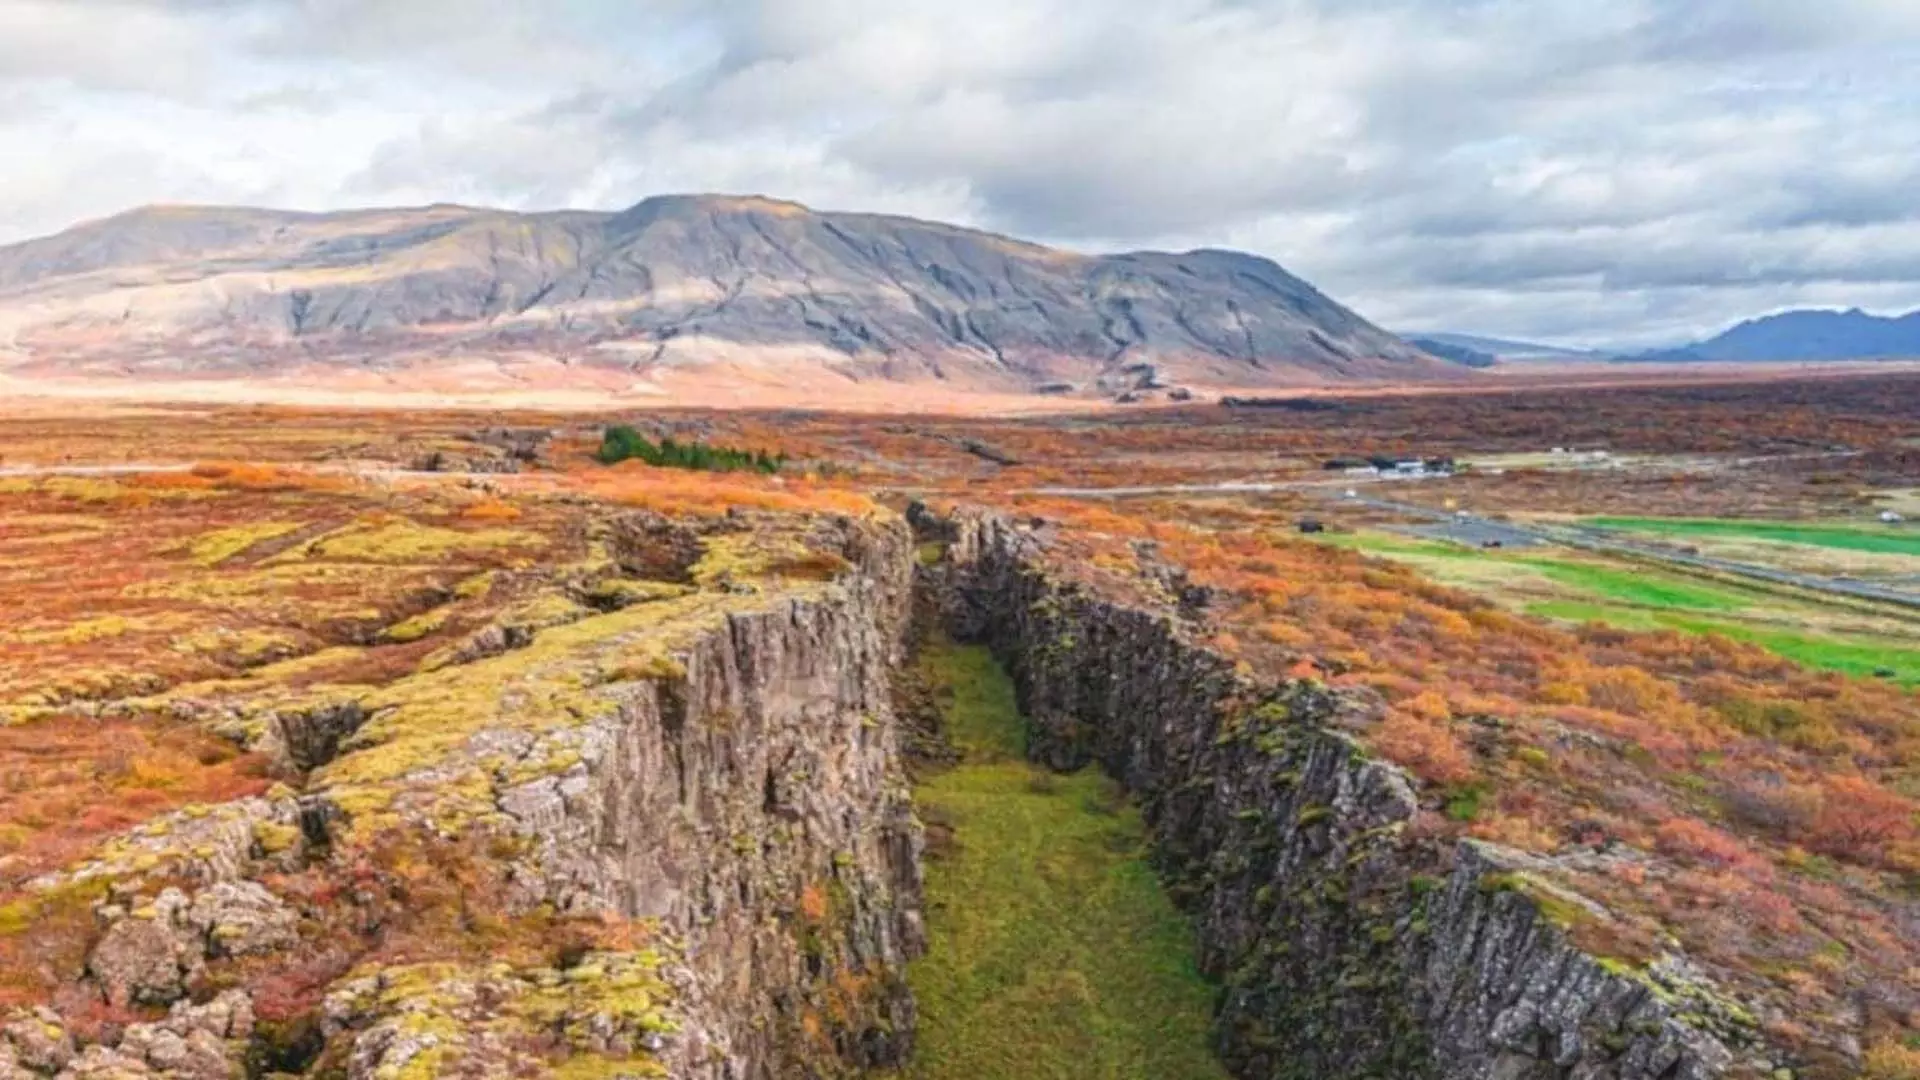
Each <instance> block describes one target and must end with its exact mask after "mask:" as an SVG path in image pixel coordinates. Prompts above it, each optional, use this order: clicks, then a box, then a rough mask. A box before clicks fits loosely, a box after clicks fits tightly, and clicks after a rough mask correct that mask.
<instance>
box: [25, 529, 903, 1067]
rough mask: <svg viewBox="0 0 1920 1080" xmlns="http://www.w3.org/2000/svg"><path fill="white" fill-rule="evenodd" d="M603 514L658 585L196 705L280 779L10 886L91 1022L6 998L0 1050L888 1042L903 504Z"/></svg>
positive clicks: (759, 1057)
mask: <svg viewBox="0 0 1920 1080" xmlns="http://www.w3.org/2000/svg"><path fill="white" fill-rule="evenodd" d="M627 524H628V525H631V526H632V527H631V528H629V527H626V526H624V525H620V523H615V527H614V528H613V529H611V530H610V532H611V533H613V534H618V535H619V536H620V537H623V538H624V539H623V540H622V544H624V545H628V546H646V545H649V544H655V545H656V546H658V547H661V548H663V549H666V550H667V551H668V553H669V554H671V555H672V558H670V559H668V561H670V562H674V565H675V568H676V571H675V574H674V576H676V577H685V578H687V579H688V580H687V582H686V583H685V584H684V585H680V586H676V587H675V588H673V589H671V590H667V591H665V592H662V593H660V594H659V596H658V597H657V598H655V599H652V600H643V599H638V598H635V599H634V600H633V601H632V602H631V603H628V604H626V605H625V606H623V607H620V608H618V609H617V610H613V611H607V612H603V613H599V614H595V613H594V612H591V611H587V610H585V609H580V610H579V611H578V613H577V616H576V617H575V618H574V619H572V620H571V621H568V622H565V623H562V624H559V625H553V626H543V627H542V628H540V629H538V630H529V631H528V632H527V634H526V640H525V641H523V642H521V644H520V647H518V648H516V649H513V650H509V651H505V652H502V653H499V654H497V655H482V656H476V657H473V658H470V659H468V660H467V661H465V662H462V663H457V664H449V665H426V664H423V665H422V666H421V668H420V669H418V670H416V671H415V672H413V673H411V674H406V675H403V676H401V677H399V678H397V679H395V680H394V681H392V682H390V683H387V684H384V685H380V686H326V687H319V688H315V689H314V690H313V691H312V692H311V693H310V694H307V695H305V697H306V698H307V699H310V700H303V701H289V700H286V699H284V698H279V697H276V698H273V699H271V700H267V701H262V702H257V703H252V702H246V701H240V702H219V703H214V702H202V703H201V705H202V707H203V711H204V712H205V713H206V714H207V715H209V716H212V717H217V718H218V723H219V724H220V725H221V728H222V730H231V731H233V732H235V733H237V737H246V738H250V739H252V740H254V745H256V746H257V747H258V748H260V749H263V750H265V751H268V752H271V753H273V754H275V755H276V756H277V757H278V758H279V760H280V763H281V765H282V767H283V768H284V769H285V770H286V771H287V772H288V775H289V776H290V777H295V774H297V777H296V779H297V780H298V782H300V783H302V784H304V788H305V790H304V791H298V792H296V791H294V790H292V789H291V788H289V787H286V786H280V787H277V788H276V789H275V790H272V791H270V792H268V793H267V794H266V795H265V796H264V797H260V798H252V799H243V800H238V801H235V802H232V803H228V804H223V805H221V806H217V807H195V808H191V809H189V810H183V811H180V812H178V813H176V814H173V815H169V816H167V817H163V818H160V819H156V820H155V821H154V822H151V823H149V824H148V825H145V826H142V827H141V828H140V829H138V830H136V831H135V832H133V833H131V834H129V835H127V836H125V837H122V838H121V839H120V840H118V841H116V842H114V843H111V844H109V845H107V846H106V847H104V848H103V849H101V850H100V851H99V852H97V853H96V855H95V857H93V858H92V859H90V860H89V861H88V862H86V863H84V864H82V865H80V866H76V867H73V868H70V869H68V870H66V871H63V872H61V873H57V874H51V875H48V876H47V877H45V878H44V879H42V880H40V881H38V882H36V883H35V887H36V890H37V892H38V895H39V896H40V897H42V898H44V899H41V900H37V901H30V902H26V903H25V904H23V905H15V906H14V907H13V908H10V909H9V912H10V915H9V917H10V918H15V919H16V920H17V921H22V922H25V923H27V924H28V925H26V926H25V929H24V932H26V933H32V932H34V931H33V927H32V926H31V918H32V915H31V912H32V911H34V910H45V911H49V912H53V911H55V910H56V909H57V910H58V911H63V912H72V910H73V909H74V908H75V907H76V906H77V907H78V910H79V916H78V919H79V920H85V919H86V918H87V914H88V912H89V909H90V913H91V920H90V921H91V924H92V925H93V927H95V929H94V930H93V931H92V932H91V933H89V934H88V935H87V938H86V948H85V950H84V961H83V966H82V970H80V971H77V972H75V973H74V979H75V983H74V984H73V985H70V986H68V987H66V988H64V989H63V991H62V994H63V995H64V996H63V997H62V998H61V999H62V1000H65V1001H82V1000H89V999H91V1000H93V1001H97V1002H99V1003H102V1004H103V1005H104V1006H105V1007H106V1008H107V1009H109V1010H114V1011H113V1012H112V1014H111V1015H113V1016H115V1017H119V1018H121V1019H117V1020H115V1021H114V1022H112V1023H108V1024H105V1025H102V1024H101V1023H100V1022H99V1021H98V1018H97V1016H94V1015H93V1011H88V1012H86V1013H83V1014H80V1020H79V1021H76V1022H73V1023H70V1022H69V1020H73V1019H74V1018H73V1017H66V1018H63V1017H62V1016H61V1015H60V1014H57V1013H54V1012H51V1011H44V1012H43V1013H31V1012H22V1013H18V1014H15V1015H13V1016H11V1017H8V1018H4V1019H5V1021H7V1022H10V1026H8V1027H6V1028H5V1029H4V1030H0V1078H5V1077H9V1076H18V1075H24V1074H22V1073H20V1072H19V1071H18V1070H21V1069H24V1070H27V1073H30V1074H32V1075H38V1076H49V1075H53V1074H55V1073H59V1074H60V1075H62V1076H74V1077H79V1076H103V1077H104V1076H116V1077H119V1076H147V1075H153V1076H165V1077H177V1078H181V1080H189V1078H192V1080H197V1078H199V1077H213V1076H221V1077H225V1076H229V1075H234V1074H235V1073H237V1072H238V1071H239V1070H240V1069H241V1067H242V1065H243V1064H244V1065H245V1066H246V1068H247V1069H249V1070H251V1072H252V1073H253V1074H264V1073H296V1074H298V1073H309V1074H312V1073H314V1071H315V1070H318V1074H323V1075H328V1076H344V1077H347V1078H350V1080H372V1078H380V1080H399V1078H411V1077H430V1076H441V1075H476V1076H481V1075H484V1076H507V1075H539V1074H543V1073H551V1072H552V1071H553V1070H554V1069H555V1068H556V1066H557V1065H559V1064H561V1063H565V1064H567V1066H568V1068H569V1070H570V1071H568V1072H567V1074H568V1075H583V1076H584V1075H595V1076H601V1075H604V1076H610V1077H611V1076H618V1075H628V1074H631V1075H636V1076H672V1077H675V1078H683V1080H775V1078H780V1080H785V1078H789V1077H794V1078H798V1077H819V1078H826V1077H838V1076H845V1075H850V1074H851V1073H853V1072H854V1071H856V1070H859V1069H863V1068H866V1067H870V1066H883V1065H888V1064H893V1063H897V1062H898V1061H900V1060H901V1059H902V1058H903V1056H904V1055H905V1054H906V1053H907V1051H908V1049H909V1047H910V1042H911V1036H912V1031H913V1023H914V1013H913V1003H912V999H911V996H910V994H909V993H908V991H907V988H906V984H905V981H904V978H903V971H904V967H905V964H906V962H907V961H908V960H909V959H910V958H911V957H913V956H915V955H917V953H918V952H919V951H920V950H921V949H922V948H923V947H924V946H923V934H922V930H921V924H920V869H919V867H920V863H919V857H920V849H921V839H920V830H919V826H918V824H917V823H916V822H915V820H914V819H913V816H912V813H911V806H910V803H909V795H908V789H907V784H906V780H905V777H904V773H903V769H902V762H901V755H900V752H899V746H898V743H899V738H898V735H897V732H896V730H895V729H896V723H895V720H894V716H893V713H892V709H891V705H890V702H891V696H892V695H891V692H890V678H891V673H892V672H893V670H894V669H895V667H896V666H897V665H898V663H899V661H900V659H901V656H900V654H901V650H902V638H903V634H904V632H905V629H906V623H907V614H908V608H909V604H910V591H911V590H910V580H911V567H912V565H913V551H912V546H911V538H910V536H909V535H908V532H907V530H906V528H905V527H904V525H903V524H902V523H900V522H898V521H897V520H895V521H888V520H884V519H881V518H878V517H876V518H871V519H849V518H819V519H807V518H800V517H772V516H767V517H753V516H749V515H736V516H734V517H729V518H726V519H724V520H720V521H717V522H710V523H708V524H707V525H705V526H703V527H702V528H701V530H700V531H699V534H698V536H692V535H691V534H689V535H688V536H681V535H680V534H678V533H674V532H672V531H671V530H666V531H663V530H662V527H661V523H660V522H659V521H658V520H657V519H653V518H646V519H636V521H635V522H630V523H627ZM622 550H623V552H625V548H623V549H622ZM625 553H626V554H628V555H632V556H633V557H634V559H635V560H636V561H635V563H634V565H635V566H638V567H640V568H641V569H644V570H649V571H654V570H657V569H658V567H657V566H656V565H654V562H650V561H648V560H645V559H639V557H638V555H637V554H635V553H633V552H625ZM675 560H678V561H677V562H675ZM643 564H644V565H643ZM683 564H684V565H683ZM441 878H450V879H451V880H450V881H444V882H443V881H440V880H437V879H441ZM303 882H304V883H305V884H302V883H303ZM431 904H440V905H442V907H443V909H444V911H443V913H442V914H441V915H438V916H433V917H427V916H420V915H418V913H417V912H415V911H410V910H408V909H409V908H418V907H419V906H421V905H431ZM74 921H77V920H74V919H72V918H71V917H69V923H68V925H71V923H72V922H74ZM518 926H527V927H532V928H534V929H533V930H532V931H531V932H532V933H535V934H537V933H539V932H541V928H553V929H554V930H556V931H559V930H563V929H566V928H579V927H586V928H590V929H591V931H592V933H593V936H591V937H586V938H583V939H581V940H582V942H583V943H582V944H580V945H579V946H577V947H576V946H574V945H572V944H569V942H570V941H571V940H572V939H571V938H567V937H564V936H561V935H559V934H558V933H556V937H555V940H552V941H550V942H549V941H543V940H538V939H535V940H531V941H528V940H526V937H525V935H526V934H527V933H529V931H526V930H519V929H516V927H518ZM9 932H17V931H9ZM516 934H518V935H520V936H518V937H516V936H515V935H516ZM396 940H398V942H399V943H396ZM502 941H505V942H510V943H512V945H513V948H512V950H511V952H510V953H509V954H501V955H496V954H495V952H494V945H495V943H496V942H502ZM316 958H319V960H320V961H322V962H324V963H332V964H334V965H335V966H333V967H331V968H327V967H324V966H316ZM328 958H334V959H328ZM295 970H297V971H300V972H302V973H303V976H302V977H306V978H311V977H314V976H312V975H308V974H304V973H310V972H318V971H324V972H326V974H323V975H319V976H318V978H319V979H320V983H319V985H318V988H317V996H316V997H315V998H314V999H312V1000H313V1001H314V1003H313V1004H311V1005H294V1006H289V1004H288V1002H287V998H286V994H287V993H288V990H287V987H288V986H289V985H290V984H289V983H288V982H287V980H286V979H284V978H282V974H283V973H284V972H289V971H295ZM262 987H266V989H261V988H262ZM275 987H278V989H274V988H275ZM214 990H220V991H221V996H210V995H211V993H212V991H214ZM302 992H305V991H302ZM57 996H58V995H57ZM269 998H273V1001H274V1003H273V1010H272V1015H271V1016H270V1017H269V1014H268V1013H266V1012H262V1013H261V1014H260V1015H261V1016H262V1017H268V1019H262V1020H260V1022H259V1023H256V1016H255V1011H254V1010H255V1006H256V1005H261V1003H262V1002H265V1001H267V1000H268V999H269ZM302 1000H305V999H302ZM62 1007H63V1008H66V1007H67V1006H65V1005H63V1006H62ZM262 1007H264V1006H262ZM158 1009H171V1010H172V1011H171V1012H170V1013H168V1015H167V1019H166V1020H164V1021H155V1022H143V1023H134V1024H128V1025H126V1026H124V1027H122V1026H119V1025H120V1024H121V1023H122V1022H123V1020H124V1017H126V1016H128V1015H139V1014H141V1013H149V1014H150V1013H151V1012H152V1011H153V1010H158ZM289 1012H292V1013H294V1015H291V1016H289V1015H288V1014H289ZM216 1014H217V1015H216ZM89 1017H91V1019H89ZM9 1068H11V1069H14V1070H16V1071H14V1072H9V1071H8V1069H9ZM63 1070H64V1071H63Z"/></svg>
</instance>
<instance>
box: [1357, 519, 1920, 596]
mask: <svg viewBox="0 0 1920 1080" xmlns="http://www.w3.org/2000/svg"><path fill="white" fill-rule="evenodd" d="M1340 501H1341V502H1343V503H1358V504H1360V505H1362V506H1370V507H1373V508H1374V509H1377V510H1388V511H1392V512H1393V513H1397V514H1406V515H1408V516H1411V517H1422V518H1426V519H1428V520H1430V521H1438V522H1446V523H1449V524H1453V525H1456V526H1471V527H1472V528H1473V529H1475V530H1476V531H1484V532H1485V533H1486V535H1488V536H1490V537H1493V538H1499V539H1504V538H1507V537H1513V538H1518V539H1521V540H1522V541H1523V542H1525V543H1543V544H1560V545H1563V546H1565V547H1571V548H1579V549H1581V550H1583V551H1594V552H1599V553H1601V554H1605V555H1633V556H1638V557H1640V558H1645V559H1657V560H1659V561H1661V562H1665V563H1671V564H1673V565H1676V566H1687V567H1692V568H1694V569H1698V570H1711V571H1714V572H1716V573H1721V574H1735V575H1738V576H1740V577H1746V578H1753V579H1755V580H1757V581H1767V582H1772V583H1773V584H1776V585H1790V586H1793V587H1794V588H1799V589H1810V590H1812V591H1814V592H1823V593H1828V594H1831V595H1835V596H1849V597H1855V598H1857V599H1861V600H1875V601H1879V602H1880V603H1885V604H1897V605H1899V606H1901V607H1907V608H1914V609H1920V591H1915V590H1910V589H1900V588H1894V587H1893V586H1891V585H1886V584H1882V583H1880V582H1872V581H1860V580H1857V579H1854V578H1832V577H1822V576H1820V575H1818V574H1801V573H1796V572H1794V571H1792V570H1780V569H1776V568H1774V567H1771V566H1756V565H1754V564H1752V563H1742V562H1734V561H1732V560H1730V559H1716V558H1713V557H1711V556H1707V555H1688V554H1686V553H1684V552H1679V551H1674V550H1672V549H1671V548H1665V547H1661V546H1659V545H1656V544H1649V543H1645V542H1642V541H1639V540H1633V539H1629V538H1627V537H1625V536H1622V535H1621V534H1620V533H1618V532H1616V531H1613V530H1610V529H1596V528H1593V527H1590V526H1583V525H1567V526H1544V525H1515V524H1512V523H1511V522H1503V521H1494V520H1492V519H1490V518H1484V517H1480V516H1478V515H1473V514H1468V515H1465V516H1461V515H1458V514H1450V513H1447V512H1446V511H1444V510H1435V509H1433V508H1432V507H1428V506H1419V505H1416V504H1414V503H1404V502H1396V501H1393V500H1390V499H1376V498H1372V497H1370V496H1365V495H1357V496H1354V497H1352V498H1342V499H1340Z"/></svg>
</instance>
